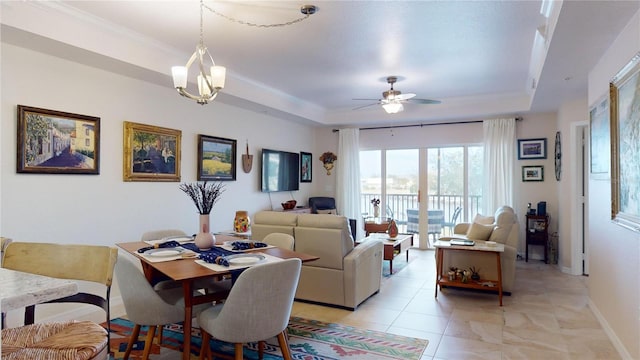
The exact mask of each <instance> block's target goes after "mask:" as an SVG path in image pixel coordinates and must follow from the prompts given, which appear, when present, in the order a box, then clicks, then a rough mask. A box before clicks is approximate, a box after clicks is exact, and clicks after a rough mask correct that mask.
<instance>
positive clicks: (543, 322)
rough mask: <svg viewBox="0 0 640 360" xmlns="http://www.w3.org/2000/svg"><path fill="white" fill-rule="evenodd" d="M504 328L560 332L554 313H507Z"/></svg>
mask: <svg viewBox="0 0 640 360" xmlns="http://www.w3.org/2000/svg"><path fill="white" fill-rule="evenodd" d="M504 326H505V327H506V328H516V329H528V330H540V331H547V330H548V331H553V332H558V331H559V330H560V325H559V324H558V321H557V320H556V317H555V316H554V315H553V313H550V312H548V311H547V312H539V313H534V312H505V314H504Z"/></svg>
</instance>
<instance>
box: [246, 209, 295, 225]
mask: <svg viewBox="0 0 640 360" xmlns="http://www.w3.org/2000/svg"><path fill="white" fill-rule="evenodd" d="M297 219H298V216H297V214H294V213H285V212H280V211H260V212H258V213H256V214H255V216H254V218H253V222H254V223H257V224H264V225H282V226H296V221H297Z"/></svg>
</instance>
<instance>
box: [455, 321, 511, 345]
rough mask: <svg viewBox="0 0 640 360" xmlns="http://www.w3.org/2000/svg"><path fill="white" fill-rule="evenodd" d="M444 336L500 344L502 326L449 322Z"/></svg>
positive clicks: (471, 322)
mask: <svg viewBox="0 0 640 360" xmlns="http://www.w3.org/2000/svg"><path fill="white" fill-rule="evenodd" d="M444 335H445V336H453V337H457V338H463V339H471V340H479V341H483V342H486V343H492V344H502V325H501V324H493V323H484V322H479V321H458V320H451V321H449V325H448V326H447V329H446V330H445V332H444Z"/></svg>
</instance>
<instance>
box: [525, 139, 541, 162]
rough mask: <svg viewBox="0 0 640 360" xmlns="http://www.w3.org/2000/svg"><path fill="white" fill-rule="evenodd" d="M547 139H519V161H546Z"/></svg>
mask: <svg viewBox="0 0 640 360" xmlns="http://www.w3.org/2000/svg"><path fill="white" fill-rule="evenodd" d="M546 158H547V139H546V138H545V139H518V160H528V159H546Z"/></svg>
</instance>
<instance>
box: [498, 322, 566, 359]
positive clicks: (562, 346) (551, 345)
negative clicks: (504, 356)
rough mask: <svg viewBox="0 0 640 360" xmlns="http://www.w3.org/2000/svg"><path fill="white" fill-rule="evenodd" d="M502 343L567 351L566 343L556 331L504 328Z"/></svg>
mask: <svg viewBox="0 0 640 360" xmlns="http://www.w3.org/2000/svg"><path fill="white" fill-rule="evenodd" d="M502 343H503V344H506V345H515V346H518V347H522V348H531V349H539V350H545V351H556V352H561V353H568V347H567V343H566V342H565V340H564V338H563V337H562V335H561V334H560V330H557V331H548V330H547V331H545V330H530V329H516V328H507V327H505V328H504V331H503V333H502Z"/></svg>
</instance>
